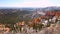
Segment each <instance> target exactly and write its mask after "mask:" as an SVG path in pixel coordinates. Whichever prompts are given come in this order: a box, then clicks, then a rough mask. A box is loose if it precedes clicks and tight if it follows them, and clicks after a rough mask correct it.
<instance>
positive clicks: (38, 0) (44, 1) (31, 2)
mask: <svg viewBox="0 0 60 34" xmlns="http://www.w3.org/2000/svg"><path fill="white" fill-rule="evenodd" d="M0 6H2V7H4V6H5V7H47V6H59V5H57V4H56V5H54V3H51V2H49V0H26V1H25V0H24V1H23V2H17V3H12V4H0Z"/></svg>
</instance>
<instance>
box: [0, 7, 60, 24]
mask: <svg viewBox="0 0 60 34" xmlns="http://www.w3.org/2000/svg"><path fill="white" fill-rule="evenodd" d="M36 11H43V12H46V13H47V14H53V15H54V14H56V12H57V15H60V8H59V7H47V8H10V9H4V8H3V9H1V8H0V23H3V24H14V23H16V22H19V21H22V20H25V21H28V20H30V19H31V17H32V14H34V13H35V12H36ZM50 12H51V13H50ZM58 13H59V14H58Z"/></svg>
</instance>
